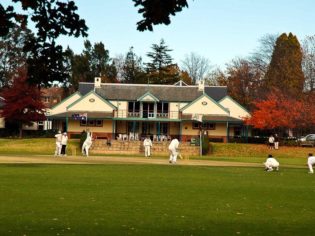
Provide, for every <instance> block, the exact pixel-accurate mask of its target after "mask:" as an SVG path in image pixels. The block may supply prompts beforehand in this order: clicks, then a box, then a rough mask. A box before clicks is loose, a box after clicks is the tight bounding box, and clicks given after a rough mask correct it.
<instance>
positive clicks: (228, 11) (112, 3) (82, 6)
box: [59, 0, 315, 68]
mask: <svg viewBox="0 0 315 236" xmlns="http://www.w3.org/2000/svg"><path fill="white" fill-rule="evenodd" d="M75 2H76V5H77V6H78V13H79V15H80V16H81V17H82V18H83V19H85V20H86V24H87V26H88V27H89V31H88V34H89V36H88V39H89V40H90V41H91V42H92V43H95V42H103V43H104V44H105V47H106V49H108V50H109V53H110V56H111V57H116V56H117V55H119V54H126V53H127V52H128V50H129V48H130V47H131V46H133V47H134V52H135V53H136V54H137V55H138V56H141V57H142V58H143V61H144V62H147V61H148V58H147V57H146V53H147V52H150V51H151V46H152V44H159V42H160V40H161V39H162V38H163V39H164V40H165V43H166V45H167V46H168V47H169V48H170V49H172V50H173V51H172V52H170V54H171V56H172V57H173V59H174V62H175V63H178V64H179V65H180V64H181V61H182V60H183V59H184V58H185V55H187V54H190V53H191V52H194V53H196V54H198V55H200V56H202V57H205V58H207V59H209V60H210V63H211V64H212V65H213V66H219V67H221V68H224V67H225V65H226V63H229V62H230V61H231V60H232V59H234V58H237V57H247V56H249V55H250V54H251V53H252V52H253V51H254V50H255V49H257V48H258V46H259V39H260V38H261V37H263V36H264V35H266V34H280V33H284V32H285V33H289V32H292V33H293V34H295V35H297V37H298V39H299V40H300V41H302V40H303V39H304V38H305V36H310V35H315V27H314V22H315V0H188V4H189V8H184V9H183V10H182V11H181V12H179V13H177V14H176V16H172V17H171V24H170V25H168V26H165V25H158V26H154V31H153V32H150V31H146V32H140V31H138V30H137V29H136V28H137V25H136V23H137V22H138V21H139V20H141V15H140V14H138V13H137V10H138V8H135V7H134V5H133V1H132V0H75ZM84 40H85V39H84V38H74V37H62V38H60V39H59V42H60V43H61V44H62V45H63V46H65V47H66V46H68V45H69V46H70V48H71V49H72V50H74V52H75V53H81V52H82V50H83V41H84Z"/></svg>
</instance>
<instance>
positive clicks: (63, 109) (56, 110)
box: [49, 93, 81, 115]
mask: <svg viewBox="0 0 315 236" xmlns="http://www.w3.org/2000/svg"><path fill="white" fill-rule="evenodd" d="M80 98H81V95H80V94H79V93H75V94H73V95H72V96H69V97H68V98H66V99H65V100H63V101H62V102H61V103H59V104H58V105H56V106H55V107H54V108H53V109H51V110H50V111H49V112H50V115H56V114H60V113H64V112H67V106H69V105H71V104H72V103H74V102H75V101H77V100H78V99H80Z"/></svg>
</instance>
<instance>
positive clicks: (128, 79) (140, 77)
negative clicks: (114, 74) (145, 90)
mask: <svg viewBox="0 0 315 236" xmlns="http://www.w3.org/2000/svg"><path fill="white" fill-rule="evenodd" d="M122 78H123V80H122V82H123V83H131V84H136V83H138V84H142V83H146V82H147V81H146V74H145V72H144V69H143V67H142V58H141V57H138V56H137V55H136V54H135V53H134V51H133V47H130V49H129V51H128V52H127V54H126V57H125V60H124V63H123V66H122Z"/></svg>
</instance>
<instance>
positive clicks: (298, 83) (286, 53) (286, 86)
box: [265, 33, 305, 97]
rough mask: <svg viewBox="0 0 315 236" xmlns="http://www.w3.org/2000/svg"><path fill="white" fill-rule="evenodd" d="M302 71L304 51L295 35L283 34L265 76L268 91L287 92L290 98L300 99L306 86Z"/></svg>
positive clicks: (279, 38) (277, 42)
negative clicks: (274, 89)
mask: <svg viewBox="0 0 315 236" xmlns="http://www.w3.org/2000/svg"><path fill="white" fill-rule="evenodd" d="M304 81H305V78H304V74H303V71H302V50H301V46H300V43H299V41H298V39H297V37H296V36H295V35H293V34H292V33H289V35H287V34H285V33H283V34H281V35H280V36H279V37H278V39H277V41H276V45H275V48H274V51H273V54H272V59H271V62H270V65H269V68H268V71H267V73H266V76H265V85H266V88H267V90H269V91H270V90H271V89H272V88H276V89H279V90H280V91H282V92H285V93H286V94H287V95H288V96H293V97H300V96H301V95H302V91H303V86H304Z"/></svg>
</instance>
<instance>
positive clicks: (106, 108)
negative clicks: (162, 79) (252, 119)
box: [48, 78, 250, 142]
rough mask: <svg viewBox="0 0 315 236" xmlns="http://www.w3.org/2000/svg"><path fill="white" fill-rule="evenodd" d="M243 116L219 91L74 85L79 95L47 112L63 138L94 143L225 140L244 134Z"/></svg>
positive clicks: (193, 87) (192, 87) (191, 87)
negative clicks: (85, 136)
mask: <svg viewBox="0 0 315 236" xmlns="http://www.w3.org/2000/svg"><path fill="white" fill-rule="evenodd" d="M247 116H250V114H249V112H248V111H247V110H246V109H245V108H244V107H242V106H241V105H240V104H238V103H237V102H236V101H235V100H233V98H231V97H229V96H228V95H227V88H226V87H225V86H205V85H204V84H203V83H202V82H201V83H199V85H186V84H185V83H183V82H178V83H176V84H174V85H151V84H118V83H115V84H114V83H101V80H100V78H95V82H94V83H80V84H79V90H78V91H77V92H76V93H74V94H72V95H71V96H69V97H67V98H66V99H64V100H63V101H61V102H60V103H59V104H57V105H56V106H54V107H53V108H52V109H51V110H50V111H49V116H48V118H49V119H50V120H52V121H53V126H54V128H56V129H60V130H66V131H67V132H68V133H69V136H70V137H71V136H73V135H74V134H80V133H81V132H82V131H83V130H86V129H89V130H90V131H91V132H93V136H94V137H95V138H110V139H114V138H126V139H141V138H143V137H145V136H147V135H150V136H151V137H152V139H153V140H154V139H156V140H159V139H164V138H166V139H169V138H173V137H177V138H179V139H180V140H181V141H188V140H190V139H191V138H192V137H196V136H198V135H199V133H200V130H203V131H205V130H206V131H208V132H207V133H208V136H209V138H216V139H222V141H224V142H226V141H228V138H229V137H232V136H235V135H237V136H246V135H248V128H247V126H245V125H244V122H243V119H244V118H245V117H247Z"/></svg>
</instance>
